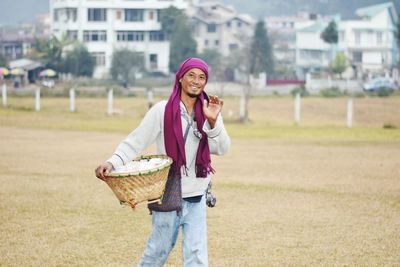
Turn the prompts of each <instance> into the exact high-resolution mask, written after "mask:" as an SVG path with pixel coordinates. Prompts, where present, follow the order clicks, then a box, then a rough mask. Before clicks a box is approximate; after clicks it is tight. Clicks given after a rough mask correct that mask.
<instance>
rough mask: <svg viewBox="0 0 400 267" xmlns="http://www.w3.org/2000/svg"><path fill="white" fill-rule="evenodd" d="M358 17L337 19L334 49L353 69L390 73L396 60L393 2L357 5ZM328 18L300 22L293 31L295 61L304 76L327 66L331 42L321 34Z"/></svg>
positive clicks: (363, 72)
mask: <svg viewBox="0 0 400 267" xmlns="http://www.w3.org/2000/svg"><path fill="white" fill-rule="evenodd" d="M356 15H357V16H358V17H360V19H359V20H340V18H336V22H337V25H338V33H339V41H338V44H337V46H336V47H334V50H335V52H339V51H342V52H344V53H345V55H346V57H347V59H349V61H350V62H351V66H352V67H353V69H354V71H355V73H357V74H358V75H359V76H360V75H361V74H372V73H374V74H385V73H391V72H392V71H393V69H395V68H396V64H397V54H398V51H397V43H396V25H397V21H398V15H397V12H396V9H395V7H394V5H393V3H392V2H388V3H384V4H379V5H373V6H368V7H365V8H360V9H358V10H357V11H356ZM328 23H329V21H328V20H318V21H316V22H315V23H313V24H312V25H307V26H305V27H304V26H300V27H299V28H298V29H297V31H296V65H297V68H298V74H299V75H300V77H301V76H303V75H304V74H305V73H306V72H308V71H310V70H312V69H318V68H326V67H328V66H329V63H330V61H331V50H332V47H331V45H329V44H327V43H325V42H324V41H323V40H322V39H321V38H320V35H321V32H322V31H323V30H324V29H325V28H326V26H327V25H328Z"/></svg>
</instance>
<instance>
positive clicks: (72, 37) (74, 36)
mask: <svg viewBox="0 0 400 267" xmlns="http://www.w3.org/2000/svg"><path fill="white" fill-rule="evenodd" d="M67 40H69V41H76V40H78V31H70V30H68V31H67Z"/></svg>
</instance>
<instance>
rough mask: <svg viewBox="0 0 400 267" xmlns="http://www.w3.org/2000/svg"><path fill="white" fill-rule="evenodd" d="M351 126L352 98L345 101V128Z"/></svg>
mask: <svg viewBox="0 0 400 267" xmlns="http://www.w3.org/2000/svg"><path fill="white" fill-rule="evenodd" d="M352 126H353V98H349V100H348V101H347V128H351V127H352Z"/></svg>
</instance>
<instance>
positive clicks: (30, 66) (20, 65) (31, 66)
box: [8, 58, 43, 70]
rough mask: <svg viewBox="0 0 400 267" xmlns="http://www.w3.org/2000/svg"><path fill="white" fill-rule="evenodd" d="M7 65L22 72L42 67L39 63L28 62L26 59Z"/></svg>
mask: <svg viewBox="0 0 400 267" xmlns="http://www.w3.org/2000/svg"><path fill="white" fill-rule="evenodd" d="M8 65H9V66H10V68H12V69H13V68H22V69H24V70H33V69H36V68H38V67H42V66H43V65H42V64H41V63H39V62H36V61H33V60H30V59H28V58H21V59H17V60H13V61H10V63H9V64H8Z"/></svg>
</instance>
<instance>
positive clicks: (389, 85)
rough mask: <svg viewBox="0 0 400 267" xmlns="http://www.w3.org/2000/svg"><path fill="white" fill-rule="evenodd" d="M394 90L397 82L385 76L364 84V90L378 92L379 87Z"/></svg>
mask: <svg viewBox="0 0 400 267" xmlns="http://www.w3.org/2000/svg"><path fill="white" fill-rule="evenodd" d="M381 88H383V89H386V90H394V89H396V85H395V83H394V82H393V81H392V80H391V79H389V78H384V77H378V78H374V79H372V80H370V81H369V82H366V83H364V84H363V90H364V91H366V92H377V91H378V90H379V89H381Z"/></svg>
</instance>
